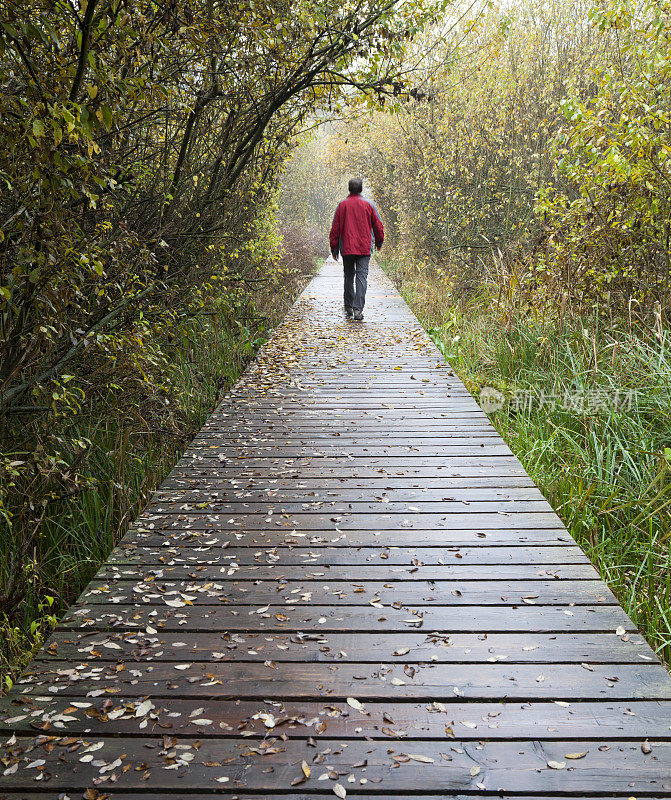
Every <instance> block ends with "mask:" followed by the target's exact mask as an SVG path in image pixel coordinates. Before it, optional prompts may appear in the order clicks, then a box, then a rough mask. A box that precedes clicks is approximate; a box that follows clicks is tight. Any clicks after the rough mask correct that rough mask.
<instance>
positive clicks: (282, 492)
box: [153, 481, 545, 510]
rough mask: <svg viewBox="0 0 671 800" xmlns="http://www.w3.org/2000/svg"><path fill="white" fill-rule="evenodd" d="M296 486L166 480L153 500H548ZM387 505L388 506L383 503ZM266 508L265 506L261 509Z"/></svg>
mask: <svg viewBox="0 0 671 800" xmlns="http://www.w3.org/2000/svg"><path fill="white" fill-rule="evenodd" d="M295 484H296V485H295V486H294V488H292V489H290V488H281V489H280V488H277V489H276V488H273V487H266V488H265V489H261V488H260V487H257V486H256V484H251V486H250V487H244V488H240V487H238V486H234V485H231V486H230V487H221V486H220V484H215V485H213V486H212V487H211V488H208V487H207V486H205V487H203V486H200V488H194V489H189V488H187V487H175V488H174V489H173V488H170V486H166V485H165V484H164V485H163V487H162V488H161V489H159V490H157V491H156V492H155V493H154V497H153V500H154V501H155V502H156V503H157V504H162V503H166V502H170V501H174V502H182V503H187V504H188V503H192V502H205V501H208V500H223V501H230V500H232V499H234V498H241V499H243V500H244V502H245V503H246V504H254V503H261V504H263V505H266V506H267V505H268V504H270V503H274V504H277V505H279V504H281V505H282V506H283V507H284V503H285V502H294V503H296V502H298V503H325V504H330V503H333V502H340V503H352V502H357V501H358V502H361V501H363V500H370V499H371V497H372V498H373V499H374V500H375V501H377V503H378V509H379V508H380V505H379V503H380V502H384V503H385V504H386V503H387V502H404V503H406V504H408V503H409V504H410V505H414V504H415V503H417V502H422V503H442V502H448V501H454V502H459V503H463V504H468V505H470V503H472V502H474V501H479V502H492V501H500V500H515V501H519V500H544V499H545V498H544V497H543V494H542V493H541V492H540V491H539V490H538V489H537V488H536V487H535V486H522V487H520V486H513V487H494V486H492V487H485V488H463V489H446V488H438V489H434V488H425V489H420V488H415V489H413V488H404V489H381V490H380V491H379V492H375V491H371V487H366V488H362V489H356V488H352V487H342V488H340V487H339V488H337V489H333V488H327V487H324V486H323V485H322V486H315V487H314V488H312V489H307V488H305V487H303V482H302V481H297V482H295ZM382 507H383V508H384V507H385V506H382ZM259 510H262V509H259Z"/></svg>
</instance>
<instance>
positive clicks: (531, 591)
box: [0, 261, 671, 800]
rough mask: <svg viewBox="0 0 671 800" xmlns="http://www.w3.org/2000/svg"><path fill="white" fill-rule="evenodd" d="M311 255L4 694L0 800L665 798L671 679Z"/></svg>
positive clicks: (392, 338)
mask: <svg viewBox="0 0 671 800" xmlns="http://www.w3.org/2000/svg"><path fill="white" fill-rule="evenodd" d="M371 284H372V288H371V292H370V300H369V306H368V308H367V311H366V314H367V316H366V321H365V323H364V324H355V323H351V322H347V321H346V320H345V319H344V318H343V317H342V316H341V267H340V265H336V264H334V263H333V262H332V261H331V262H327V263H326V264H325V265H324V267H323V268H322V270H321V271H320V272H319V274H318V275H317V277H316V278H315V279H314V280H313V282H312V283H311V284H310V286H309V287H308V289H307V290H306V291H305V292H304V293H303V295H302V296H301V298H300V299H299V300H298V301H297V303H296V305H295V306H294V307H293V309H292V310H291V312H290V313H289V315H288V316H287V317H286V319H285V321H284V323H283V324H282V325H281V326H280V328H279V329H278V330H277V332H276V333H275V335H274V336H273V337H272V339H271V340H270V342H269V344H268V345H267V346H266V348H265V349H264V350H263V351H262V352H261V355H260V356H259V358H258V359H257V361H256V362H255V363H254V364H253V366H252V367H251V368H250V369H249V370H248V371H247V372H246V374H245V375H244V377H243V378H242V380H241V381H240V382H239V383H238V384H237V385H236V386H235V388H234V389H233V391H232V392H231V393H230V394H229V395H228V396H227V398H226V400H225V401H224V402H223V403H222V404H221V405H220V406H219V408H217V410H216V411H215V413H214V414H213V415H212V416H211V417H210V419H209V421H208V422H207V424H206V425H205V427H204V428H203V429H202V431H201V433H200V434H199V435H198V437H197V438H196V439H195V440H194V441H193V443H192V445H191V446H190V448H189V450H188V452H186V453H185V455H184V457H183V458H182V460H181V461H180V462H179V463H178V465H177V466H176V468H175V469H174V470H173V472H172V473H171V475H170V476H169V478H168V479H167V480H166V482H165V483H164V484H163V485H162V487H161V489H160V490H159V491H158V492H157V494H156V496H155V497H154V499H153V501H152V502H151V504H150V505H149V507H148V508H147V509H146V511H145V513H144V514H143V515H142V516H141V517H140V518H139V519H138V520H137V522H136V524H135V525H134V527H133V528H132V530H131V531H130V532H129V533H128V535H127V536H126V538H125V539H124V540H123V542H122V544H121V546H120V547H118V548H117V549H116V550H115V551H114V553H113V554H112V556H111V558H110V560H109V561H108V563H107V564H106V565H105V566H104V567H103V569H102V570H101V572H100V573H99V574H98V576H97V577H96V578H95V580H94V581H93V582H92V583H91V584H90V585H89V586H88V588H87V589H86V590H85V592H84V594H83V596H82V597H81V598H80V601H79V602H78V603H77V604H76V605H75V606H74V607H73V608H71V609H70V611H69V613H68V614H67V615H66V617H65V618H64V619H63V620H62V622H61V624H60V626H59V627H58V628H57V630H56V632H55V634H54V636H53V638H52V639H51V641H50V642H49V643H48V645H47V646H46V647H45V649H44V650H43V651H42V652H41V653H40V654H39V656H38V657H37V659H36V660H35V661H34V662H33V664H32V666H31V668H30V669H29V670H28V672H27V673H26V674H25V675H24V677H23V679H22V680H20V681H19V682H18V683H17V685H16V687H15V688H14V690H13V692H12V693H11V694H10V695H9V696H8V697H7V698H6V699H5V700H4V701H3V702H4V704H5V705H4V707H3V710H2V714H0V717H1V718H2V720H3V721H2V730H3V734H2V736H3V738H2V743H3V745H2V751H1V758H2V764H1V766H0V795H2V796H6V797H8V798H18V797H21V798H33V797H41V798H44V797H54V798H56V797H59V798H64V797H72V798H74V797H82V796H84V797H85V798H89V799H90V798H94V799H95V798H102V797H107V796H109V797H112V798H116V797H121V796H136V795H139V794H140V793H141V796H142V797H143V798H146V800H154V798H158V797H166V796H175V797H177V796H178V797H192V798H201V797H203V798H204V797H205V796H209V795H211V794H213V793H217V794H218V795H219V796H222V797H226V798H229V800H230V798H233V797H238V796H241V797H242V796H244V797H246V798H248V799H249V798H256V799H257V800H259V798H262V797H263V798H267V797H274V796H276V795H277V796H281V797H283V798H285V800H288V799H289V798H298V797H303V798H305V797H319V796H333V795H335V796H337V797H340V798H343V797H346V796H357V797H368V798H372V797H393V796H397V795H398V796H405V795H407V794H408V793H410V794H412V795H413V796H421V797H425V798H437V797H446V796H462V795H463V796H471V795H473V794H475V795H484V796H488V795H491V796H497V797H499V796H503V797H521V796H524V797H527V798H536V800H538V798H545V797H548V796H550V795H551V796H553V797H564V798H568V797H586V796H590V797H602V798H606V797H607V798H612V797H618V796H623V797H632V796H633V797H637V798H643V797H649V798H652V797H671V679H669V676H668V674H667V672H666V670H665V669H664V667H663V666H662V665H661V664H660V663H659V662H658V660H657V658H656V657H655V656H654V654H653V652H652V650H651V649H650V647H649V646H648V645H647V644H646V642H645V641H644V640H643V639H642V638H641V636H640V635H639V634H638V633H637V631H636V630H635V628H634V626H633V625H632V623H631V621H630V620H629V619H628V617H627V616H626V615H625V613H624V612H623V611H622V609H621V608H620V607H619V606H618V604H617V602H616V601H615V599H614V597H613V595H612V594H611V593H610V591H609V590H608V589H607V587H606V586H605V585H604V584H603V583H602V582H601V581H600V580H599V579H598V575H597V573H596V572H595V570H594V569H593V567H592V566H591V565H590V563H589V561H588V560H587V558H586V557H585V555H584V554H583V553H582V551H581V550H580V549H579V548H578V547H577V546H576V544H575V542H574V541H573V540H572V539H571V537H570V536H569V534H568V533H567V531H566V530H565V528H564V527H563V526H562V524H561V523H560V521H559V519H558V517H557V516H556V515H555V514H554V513H553V511H552V508H551V507H550V506H549V505H548V503H547V502H546V501H545V499H544V498H543V496H542V495H541V493H540V492H539V491H538V489H537V488H536V487H535V486H534V485H533V483H532V481H531V480H530V479H529V478H528V476H527V475H526V474H525V472H524V470H523V469H522V466H521V465H520V463H519V461H517V459H516V458H515V457H514V456H513V455H512V453H511V452H510V450H509V449H508V447H507V446H506V445H505V444H504V443H503V441H502V440H501V439H500V438H499V436H498V435H497V433H496V431H495V430H494V428H493V427H492V426H491V425H490V423H489V421H488V419H487V417H486V416H485V414H484V413H483V412H482V411H481V410H480V408H479V407H478V405H477V404H476V402H475V401H474V400H473V398H472V397H471V396H470V395H469V394H468V392H467V391H466V390H465V389H464V387H463V385H462V384H461V382H460V381H459V380H458V379H457V378H456V377H455V376H454V374H453V373H452V371H451V370H450V367H449V366H448V365H447V364H446V363H445V362H444V361H443V359H442V358H441V356H440V355H439V354H438V352H437V350H436V349H435V348H434V346H433V344H432V343H431V342H430V340H429V338H428V337H427V335H426V334H425V333H424V331H423V330H422V329H421V327H420V325H419V323H418V322H417V320H416V318H415V317H414V316H413V315H412V314H411V313H410V311H409V310H408V308H407V306H406V305H405V303H404V302H403V301H402V299H401V298H400V297H399V295H398V294H397V292H396V291H395V289H394V288H393V287H392V285H391V284H390V282H389V281H388V280H387V279H386V278H385V277H384V275H383V274H382V272H381V271H380V270H379V269H378V268H373V270H372V273H371Z"/></svg>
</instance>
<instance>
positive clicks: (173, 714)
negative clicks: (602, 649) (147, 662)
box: [0, 695, 671, 742]
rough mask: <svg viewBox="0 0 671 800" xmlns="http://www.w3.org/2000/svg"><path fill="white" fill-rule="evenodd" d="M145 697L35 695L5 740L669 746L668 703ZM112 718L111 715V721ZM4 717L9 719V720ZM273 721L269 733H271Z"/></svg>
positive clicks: (4, 714) (18, 707) (9, 713)
mask: <svg viewBox="0 0 671 800" xmlns="http://www.w3.org/2000/svg"><path fill="white" fill-rule="evenodd" d="M140 703H141V701H140V700H138V699H137V698H132V697H119V696H118V695H117V696H114V697H105V698H101V697H91V698H89V699H88V700H86V699H84V698H82V699H81V701H79V702H78V705H77V706H73V705H72V704H71V700H69V699H66V698H58V697H44V696H37V697H35V698H28V699H25V700H23V701H22V700H17V701H16V703H15V704H13V705H12V706H10V707H9V708H7V709H5V710H4V711H0V735H6V734H7V733H9V732H11V731H14V732H16V733H18V734H19V735H29V734H31V733H34V732H35V731H36V730H42V731H43V732H44V733H51V734H59V735H68V736H78V735H79V736H81V735H83V734H90V735H95V736H98V737H99V736H106V735H109V733H110V728H111V727H112V724H113V727H114V732H115V733H116V734H120V735H123V736H147V735H152V734H166V735H170V736H177V737H185V736H186V737H188V736H192V737H194V736H195V737H199V738H212V737H214V738H217V737H236V736H240V735H241V734H243V733H244V735H254V736H260V737H265V736H268V735H278V734H281V735H283V736H287V737H289V738H292V739H303V738H305V737H306V736H310V735H313V736H314V735H324V736H333V737H338V738H339V739H343V738H344V739H359V738H363V737H369V738H371V739H382V740H390V741H392V742H397V741H402V740H405V739H413V740H422V739H443V740H448V739H451V738H457V739H459V740H460V741H473V740H475V741H480V740H482V739H487V740H489V741H496V740H504V741H505V740H507V739H526V738H529V739H535V740H538V741H552V740H556V739H559V740H567V739H594V740H597V741H603V740H604V739H605V738H607V737H610V738H617V739H640V740H641V741H643V740H644V739H655V740H658V741H669V739H670V737H671V734H670V733H669V731H670V728H671V701H668V700H661V701H660V700H657V701H654V700H633V701H628V702H626V703H624V702H621V701H620V702H610V701H583V702H577V703H576V702H569V703H561V704H557V703H555V702H544V701H533V702H529V703H515V702H494V701H490V702H463V701H460V700H458V699H455V700H452V701H447V702H443V703H442V704H441V705H440V706H436V705H433V704H427V703H418V702H414V701H408V702H404V703H390V702H385V703H377V702H367V703H365V705H364V706H363V707H362V709H361V710H358V709H355V708H352V707H351V706H350V705H348V703H347V702H342V701H334V700H324V701H321V702H314V701H299V702H297V701H292V700H288V701H272V702H268V701H266V702H263V701H262V702H258V701H238V700H218V699H210V698H205V699H201V698H198V699H180V698H170V699H169V700H163V701H161V700H160V699H158V698H157V699H156V702H155V703H152V705H153V706H154V707H153V708H152V709H150V710H149V711H148V713H146V714H142V713H140V714H139V715H137V708H138V706H139V705H140ZM110 715H111V718H110ZM3 720H12V722H9V723H8V722H7V721H3ZM269 725H272V727H268V726H269Z"/></svg>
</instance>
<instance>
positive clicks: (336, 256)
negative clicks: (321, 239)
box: [331, 250, 338, 261]
mask: <svg viewBox="0 0 671 800" xmlns="http://www.w3.org/2000/svg"><path fill="white" fill-rule="evenodd" d="M331 255H332V256H333V260H334V261H337V260H338V251H337V250H331Z"/></svg>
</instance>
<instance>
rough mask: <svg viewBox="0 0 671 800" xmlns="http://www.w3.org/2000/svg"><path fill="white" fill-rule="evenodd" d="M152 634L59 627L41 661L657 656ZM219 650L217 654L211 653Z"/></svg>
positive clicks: (649, 656)
mask: <svg viewBox="0 0 671 800" xmlns="http://www.w3.org/2000/svg"><path fill="white" fill-rule="evenodd" d="M615 636H617V634H616V633H615V632H609V633H538V632H535V631H534V632H533V633H523V634H520V633H478V634H473V633H450V634H436V633H418V632H405V631H401V632H395V633H393V632H389V631H385V632H383V633H380V634H378V635H377V636H374V637H371V636H370V635H369V634H367V633H350V632H346V633H328V632H324V633H322V632H319V633H317V632H307V633H306V632H303V631H300V632H297V633H273V634H269V633H266V632H263V633H259V632H257V631H251V632H249V631H246V632H244V633H229V632H226V633H223V634H221V635H219V636H215V637H210V636H203V635H202V634H200V633H194V632H192V631H191V630H189V629H188V626H187V627H186V629H185V630H179V631H166V630H165V629H164V628H160V629H159V628H156V633H147V631H146V629H141V630H135V631H131V632H129V631H125V632H121V631H116V630H112V631H108V632H101V633H98V632H92V631H89V630H86V629H85V630H84V631H83V632H78V631H76V630H74V631H73V630H70V631H67V630H57V631H56V633H54V635H53V636H52V637H51V639H50V640H49V644H48V645H47V647H46V649H45V650H43V651H42V652H41V653H40V655H39V656H38V659H39V660H47V661H52V660H54V659H57V660H61V661H62V660H66V659H67V660H79V659H86V660H87V661H113V662H117V661H122V662H123V661H127V660H131V661H145V660H147V661H168V662H179V663H181V662H183V661H184V660H189V661H205V662H211V661H266V660H268V659H270V660H272V661H296V662H299V663H308V662H313V661H323V662H334V661H353V660H355V661H359V662H372V663H380V662H390V663H391V662H401V663H403V664H416V663H419V662H423V661H424V662H435V663H454V664H478V663H483V662H485V663H497V662H499V661H501V662H502V661H505V662H506V664H513V663H562V664H572V663H579V664H582V663H587V664H610V663H612V664H648V663H656V662H657V658H656V656H655V655H654V653H653V652H652V650H651V648H650V646H649V645H648V644H647V643H646V641H645V640H644V639H643V637H641V636H640V635H639V634H637V633H625V634H623V635H621V636H618V637H617V638H618V641H615V639H614V637H615ZM215 653H216V655H214V654H215Z"/></svg>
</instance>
